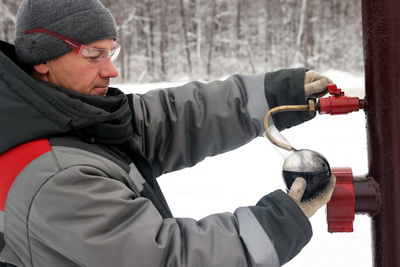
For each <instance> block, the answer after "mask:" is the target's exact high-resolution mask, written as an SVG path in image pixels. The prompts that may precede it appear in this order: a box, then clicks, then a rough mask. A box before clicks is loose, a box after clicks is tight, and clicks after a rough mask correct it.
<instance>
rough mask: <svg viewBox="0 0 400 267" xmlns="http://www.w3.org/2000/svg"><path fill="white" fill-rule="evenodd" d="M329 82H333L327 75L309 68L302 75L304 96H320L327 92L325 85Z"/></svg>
mask: <svg viewBox="0 0 400 267" xmlns="http://www.w3.org/2000/svg"><path fill="white" fill-rule="evenodd" d="M330 83H333V82H332V80H331V79H329V78H328V77H326V76H323V75H321V74H319V73H318V72H316V71H313V70H309V71H307V72H306V75H305V77H304V93H305V95H306V97H310V96H315V97H322V96H324V95H325V94H326V93H327V92H328V89H327V86H328V84H330Z"/></svg>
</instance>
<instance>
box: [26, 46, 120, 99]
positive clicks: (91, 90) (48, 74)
mask: <svg viewBox="0 0 400 267" xmlns="http://www.w3.org/2000/svg"><path fill="white" fill-rule="evenodd" d="M87 46H88V47H93V48H98V49H107V50H112V49H114V46H115V43H114V40H113V39H106V40H101V41H98V42H94V43H91V44H88V45H87ZM34 68H35V72H34V74H33V76H34V77H36V78H39V79H42V80H45V81H48V82H51V83H53V84H56V85H59V86H62V87H65V88H68V89H70V90H74V91H77V92H80V93H82V94H84V95H101V96H105V95H106V93H107V91H108V85H109V83H110V78H115V77H117V76H118V71H117V69H116V68H115V67H114V64H113V63H112V62H111V60H110V59H106V60H105V62H104V63H103V64H101V65H99V66H93V65H91V64H89V62H88V60H87V59H85V58H83V57H82V56H79V55H77V54H75V53H74V52H72V51H71V52H69V53H68V54H65V55H63V56H61V57H59V58H56V59H52V60H49V61H47V62H46V63H43V64H40V65H37V66H35V67H34Z"/></svg>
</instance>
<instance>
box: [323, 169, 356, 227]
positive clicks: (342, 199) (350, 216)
mask: <svg viewBox="0 0 400 267" xmlns="http://www.w3.org/2000/svg"><path fill="white" fill-rule="evenodd" d="M332 174H333V175H335V176H336V185H335V189H334V191H333V194H332V197H331V200H330V201H329V202H328V204H327V206H326V213H327V221H328V232H329V233H335V232H353V221H354V216H355V212H356V197H355V192H354V185H353V172H352V170H351V168H332Z"/></svg>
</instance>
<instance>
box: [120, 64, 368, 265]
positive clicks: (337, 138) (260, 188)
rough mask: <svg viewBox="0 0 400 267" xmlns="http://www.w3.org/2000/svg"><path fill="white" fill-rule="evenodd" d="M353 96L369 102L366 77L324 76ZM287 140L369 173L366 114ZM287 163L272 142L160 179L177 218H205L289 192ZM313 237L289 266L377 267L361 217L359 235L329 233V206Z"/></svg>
mask: <svg viewBox="0 0 400 267" xmlns="http://www.w3.org/2000/svg"><path fill="white" fill-rule="evenodd" d="M323 73H324V74H325V75H327V76H328V77H330V78H331V79H332V80H333V81H334V83H336V84H337V86H338V87H339V88H341V89H342V90H343V91H344V92H345V93H346V95H348V96H357V97H360V98H363V97H364V78H363V77H359V76H354V75H352V74H349V73H346V72H342V71H338V70H327V71H325V72H323ZM180 84H182V82H179V83H154V84H118V85H113V86H118V87H119V88H121V89H122V90H123V91H125V92H126V93H129V92H136V93H140V92H145V91H148V90H150V89H153V88H165V87H173V86H177V85H180ZM282 135H283V136H284V137H285V138H286V139H287V140H288V141H289V142H290V143H291V145H293V146H294V147H295V148H297V149H301V148H308V149H312V150H315V151H318V152H320V153H321V154H323V155H324V156H325V157H326V158H327V159H328V161H329V163H330V165H331V167H351V168H352V170H353V174H354V175H363V174H366V173H367V172H368V168H367V146H366V131H365V114H364V112H362V111H361V112H355V113H351V114H349V115H338V116H330V115H317V117H316V118H314V119H313V120H311V121H309V122H306V123H303V124H302V125H299V126H296V127H292V128H291V129H288V130H285V131H283V132H282ZM282 164H283V159H282V157H281V156H280V154H279V153H278V151H277V150H276V149H275V148H274V147H273V145H272V144H271V143H270V142H269V141H268V140H267V139H266V138H258V139H256V140H254V141H252V142H250V143H249V144H247V145H245V146H243V147H241V148H239V149H236V150H234V151H231V152H229V153H225V154H222V155H219V156H215V157H211V158H207V159H206V160H204V161H203V162H201V163H199V164H197V165H196V166H194V167H192V168H188V169H185V170H181V171H178V172H175V173H171V174H167V175H164V176H162V177H160V178H159V182H160V185H161V187H162V188H163V192H164V194H165V196H166V198H167V200H168V202H169V204H170V207H171V209H172V212H173V213H174V215H175V216H176V217H190V218H195V219H201V218H203V217H205V216H207V215H210V214H213V213H219V212H233V211H234V210H235V209H236V208H237V207H239V206H247V205H254V204H255V203H256V202H257V201H258V200H259V199H260V198H261V197H262V196H263V195H265V194H267V193H269V192H272V191H274V190H276V189H283V190H284V189H285V185H284V183H283V179H282V176H281V171H282ZM310 221H311V224H312V226H313V232H314V235H313V238H312V239H311V241H310V243H309V244H308V245H307V246H306V247H305V248H304V249H303V250H302V251H301V252H300V253H299V255H298V256H296V257H295V258H294V259H293V260H292V261H290V262H289V263H287V264H286V265H285V266H287V267H293V266H307V267H314V266H315V267H321V266H323V267H331V266H332V267H333V266H335V267H337V266H341V267H358V266H360V267H361V266H362V267H364V266H372V252H371V223H370V218H369V217H368V216H366V215H356V217H355V221H354V232H352V233H333V234H331V233H328V232H327V223H326V210H325V207H324V208H321V209H320V210H319V211H318V212H317V213H316V214H315V215H314V216H313V217H312V218H311V220H310Z"/></svg>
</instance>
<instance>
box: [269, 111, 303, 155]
mask: <svg viewBox="0 0 400 267" xmlns="http://www.w3.org/2000/svg"><path fill="white" fill-rule="evenodd" d="M301 110H310V106H309V105H287V106H279V107H275V108H273V109H270V110H269V111H268V112H267V114H265V117H264V131H265V135H266V136H267V138H268V139H269V140H270V141H271V142H272V143H273V144H274V145H276V146H278V147H280V148H283V149H285V150H287V151H291V150H293V149H294V147H293V146H291V145H288V144H285V143H283V142H281V141H279V140H277V139H276V138H275V137H274V136H273V135H272V134H271V131H270V130H269V118H270V117H271V116H272V115H274V114H275V113H279V112H282V111H301Z"/></svg>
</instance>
